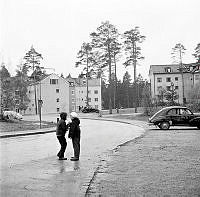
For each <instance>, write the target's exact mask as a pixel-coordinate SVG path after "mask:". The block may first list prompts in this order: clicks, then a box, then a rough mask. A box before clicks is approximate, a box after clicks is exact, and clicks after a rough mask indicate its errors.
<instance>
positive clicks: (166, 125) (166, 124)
mask: <svg viewBox="0 0 200 197" xmlns="http://www.w3.org/2000/svg"><path fill="white" fill-rule="evenodd" d="M169 127H170V124H169V122H161V123H160V126H159V128H160V129H162V130H168V129H169Z"/></svg>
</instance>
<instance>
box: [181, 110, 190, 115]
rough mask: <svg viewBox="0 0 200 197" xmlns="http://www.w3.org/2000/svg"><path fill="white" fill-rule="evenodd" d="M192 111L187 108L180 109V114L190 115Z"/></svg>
mask: <svg viewBox="0 0 200 197" xmlns="http://www.w3.org/2000/svg"><path fill="white" fill-rule="evenodd" d="M191 114H192V112H191V111H190V110H189V109H180V115H191Z"/></svg>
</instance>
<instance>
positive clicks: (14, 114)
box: [3, 111, 23, 120]
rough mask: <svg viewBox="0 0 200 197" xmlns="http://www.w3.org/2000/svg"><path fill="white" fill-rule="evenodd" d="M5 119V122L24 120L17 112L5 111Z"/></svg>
mask: <svg viewBox="0 0 200 197" xmlns="http://www.w3.org/2000/svg"><path fill="white" fill-rule="evenodd" d="M3 118H4V119H5V120H22V119H23V117H22V115H21V114H20V113H17V112H15V111H3Z"/></svg>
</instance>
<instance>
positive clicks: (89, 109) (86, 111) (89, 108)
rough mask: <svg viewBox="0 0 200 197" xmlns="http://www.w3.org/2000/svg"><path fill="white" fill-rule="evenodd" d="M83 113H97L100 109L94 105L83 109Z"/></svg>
mask: <svg viewBox="0 0 200 197" xmlns="http://www.w3.org/2000/svg"><path fill="white" fill-rule="evenodd" d="M82 112H83V113H91V112H95V113H99V110H98V109H95V108H92V107H84V108H83V109H82Z"/></svg>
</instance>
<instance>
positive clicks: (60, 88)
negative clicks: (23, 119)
mask: <svg viewBox="0 0 200 197" xmlns="http://www.w3.org/2000/svg"><path fill="white" fill-rule="evenodd" d="M34 88H36V100H37V104H35V90H34ZM86 90H87V88H86V79H85V78H72V77H71V76H70V75H69V76H68V77H66V78H63V77H59V76H58V75H56V74H51V75H49V76H47V77H46V78H44V79H43V80H41V81H40V82H37V83H34V84H30V85H29V87H28V97H29V99H30V103H29V106H28V108H27V110H26V114H35V113H36V107H37V109H38V100H42V114H50V113H60V112H62V111H65V112H67V113H69V112H71V111H76V112H79V111H80V110H81V109H82V108H83V107H85V106H86ZM88 93H89V94H88V95H89V105H90V106H91V107H93V108H97V109H101V79H99V78H97V79H91V80H89V81H88ZM40 98H41V99H40ZM36 105H37V106H36Z"/></svg>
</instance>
